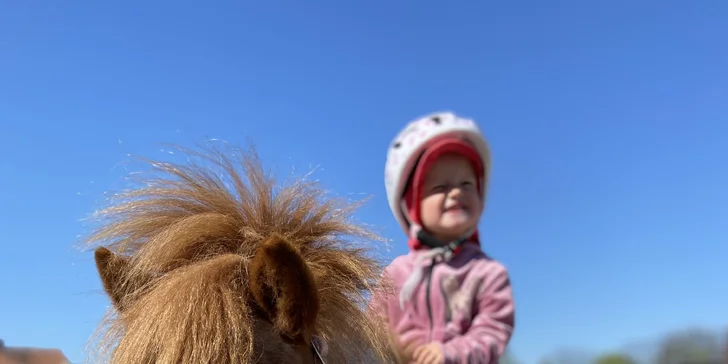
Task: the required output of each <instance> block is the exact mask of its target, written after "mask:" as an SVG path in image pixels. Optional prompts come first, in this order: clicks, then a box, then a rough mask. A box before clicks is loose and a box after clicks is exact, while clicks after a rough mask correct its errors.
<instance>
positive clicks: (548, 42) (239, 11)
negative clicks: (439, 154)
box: [0, 0, 728, 363]
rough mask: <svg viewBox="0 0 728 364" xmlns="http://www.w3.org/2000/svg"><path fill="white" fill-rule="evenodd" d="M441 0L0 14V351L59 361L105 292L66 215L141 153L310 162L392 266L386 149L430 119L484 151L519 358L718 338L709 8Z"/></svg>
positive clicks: (79, 211) (727, 48) (94, 315)
mask: <svg viewBox="0 0 728 364" xmlns="http://www.w3.org/2000/svg"><path fill="white" fill-rule="evenodd" d="M266 2H267V4H265V3H266ZM447 3H448V4H449V5H445V4H446V2H438V4H437V5H434V2H425V1H388V2H384V1H368V2H352V1H348V2H346V1H332V0H326V1H305V2H304V1H287V2H284V1H265V2H263V1H257V2H241V1H218V2H206V3H204V4H205V5H203V3H202V2H199V3H191V2H188V1H145V2H142V1H124V2H121V1H117V2H110V1H106V2H88V1H74V0H69V1H62V2H59V1H56V2H49V1H45V2H43V1H5V2H3V3H2V4H1V5H0V137H2V143H0V154H2V156H3V158H2V159H1V160H0V175H1V176H2V179H1V182H0V232H1V234H2V235H0V242H1V243H2V249H1V250H0V275H2V277H3V279H2V282H3V283H2V291H0V292H2V293H1V294H0V313H1V316H0V337H2V338H4V339H5V340H6V342H7V343H8V344H9V345H32V346H47V347H60V348H61V349H63V350H64V351H65V352H66V353H67V354H68V355H69V356H70V358H71V359H72V360H74V361H78V360H81V359H82V358H83V347H84V345H85V343H86V340H87V339H88V337H89V335H90V334H91V332H92V331H93V329H94V328H95V325H96V323H97V321H98V320H99V318H100V317H101V315H102V314H103V312H104V310H105V309H106V306H107V300H106V298H105V297H104V296H103V295H102V293H101V291H100V283H99V280H98V276H97V275H96V271H95V268H94V266H93V260H92V254H90V253H80V252H78V251H77V250H75V247H74V244H76V243H77V242H78V237H77V236H79V235H83V234H86V233H88V229H87V227H85V226H84V225H83V223H82V222H80V219H82V218H84V217H86V216H88V214H90V213H91V212H93V211H94V210H95V209H96V208H98V207H100V206H102V205H101V203H102V202H103V196H102V194H103V192H104V191H107V190H113V189H117V188H120V187H123V186H124V183H123V180H122V178H123V177H124V176H125V175H126V174H127V169H128V171H129V172H131V171H133V168H131V167H127V165H126V164H125V163H126V161H128V160H129V158H128V157H126V154H127V153H134V154H141V155H144V156H149V157H163V156H164V155H166V154H165V152H164V151H162V149H163V148H161V147H160V146H159V143H165V142H173V143H181V144H185V145H192V144H193V143H195V142H197V141H200V140H204V139H205V138H221V139H225V140H227V141H229V142H232V143H235V144H244V143H245V142H247V141H248V140H253V141H254V142H255V143H256V144H257V145H258V147H259V150H260V153H261V155H262V157H263V158H264V160H265V161H266V162H267V163H269V164H270V166H273V167H275V168H277V169H279V170H281V171H284V172H286V171H289V170H290V168H291V167H293V166H295V167H296V168H297V169H296V170H297V171H299V172H300V173H304V172H306V171H307V170H308V168H309V166H320V167H319V169H318V171H317V172H316V173H315V175H314V176H316V177H317V178H319V179H320V180H321V182H322V183H323V184H324V185H325V186H326V187H328V188H330V189H332V190H333V191H335V192H336V193H339V194H349V193H351V194H357V193H365V194H368V195H372V196H373V200H372V201H371V202H370V203H369V204H368V205H367V206H366V207H365V208H364V209H362V210H361V212H360V214H359V215H358V216H359V218H360V219H361V220H363V221H365V222H367V223H371V224H374V225H376V226H377V227H378V228H379V229H380V231H381V232H382V233H383V234H384V235H385V236H387V237H389V238H392V239H394V241H393V247H394V248H393V250H392V251H391V252H390V253H388V256H389V257H390V258H391V257H393V256H394V255H395V254H400V253H403V252H404V251H405V248H404V247H405V243H404V239H403V236H402V234H401V232H400V231H399V228H398V226H397V225H396V223H395V221H394V219H393V218H392V216H391V214H390V212H389V209H388V207H387V204H386V200H385V196H384V186H383V175H382V173H383V164H384V158H385V154H386V148H387V145H388V143H389V142H390V140H391V138H392V137H393V136H394V135H395V133H396V132H397V131H398V130H399V128H401V127H402V126H403V125H404V124H405V123H406V122H407V121H408V120H410V119H411V118H414V117H416V116H418V115H421V114H425V113H429V112H431V111H436V110H452V111H455V112H457V113H461V114H464V115H468V116H471V117H474V118H476V119H477V120H478V121H479V122H480V124H481V125H482V127H483V129H484V130H485V131H486V133H487V135H488V138H489V139H490V141H491V144H492V148H493V151H494V167H493V180H492V189H491V193H492V194H491V195H490V200H489V205H488V210H487V214H486V215H485V218H484V220H483V222H482V226H481V229H482V231H483V236H484V248H485V249H486V250H487V251H488V252H489V253H491V254H492V255H493V256H495V257H496V258H498V259H500V260H501V261H503V262H504V263H505V264H506V265H507V266H508V267H509V269H510V270H511V274H512V278H513V284H514V287H515V292H516V298H517V300H518V303H517V305H518V313H517V315H518V316H517V329H516V334H515V337H514V339H513V341H512V348H513V349H514V350H515V352H516V354H517V355H518V356H519V357H520V358H521V359H523V360H525V361H526V362H527V363H533V362H535V360H536V358H538V357H539V356H541V355H542V354H545V353H547V352H550V351H551V350H554V349H557V348H560V347H563V346H583V347H586V348H590V349H595V350H599V349H608V348H611V347H619V346H620V345H622V344H623V343H627V342H629V341H630V340H633V339H640V338H645V337H651V336H654V335H657V334H659V333H661V332H663V331H665V330H669V329H674V328H680V327H683V326H686V325H693V324H695V325H710V326H716V325H720V324H724V323H728V312H727V311H726V310H725V308H726V307H728V290H726V289H725V278H726V276H727V273H728V265H726V264H725V262H726V259H728V244H726V238H727V237H728V231H727V230H728V227H727V225H728V224H726V223H725V221H726V219H727V218H728V207H727V206H728V189H727V188H726V186H727V185H728V167H726V158H727V157H728V145H727V144H726V142H725V140H726V135H727V133H728V123H727V122H728V96H727V95H728V72H727V71H726V69H727V68H726V65H727V64H728V45H727V44H726V42H727V41H726V39H728V28H727V27H726V25H725V24H726V19H728V3H725V2H721V1H692V2H688V1H667V2H665V1H660V2H656V1H626V0H620V1H608V2H606V1H600V2H597V1H583V0H582V1H576V0H574V1H508V2H497V3H496V2H475V1H452V2H447ZM304 4H305V5H304ZM721 144H722V145H721ZM135 166H136V165H135ZM720 221H723V222H724V223H722V225H724V226H723V227H721V226H720V225H721V223H720Z"/></svg>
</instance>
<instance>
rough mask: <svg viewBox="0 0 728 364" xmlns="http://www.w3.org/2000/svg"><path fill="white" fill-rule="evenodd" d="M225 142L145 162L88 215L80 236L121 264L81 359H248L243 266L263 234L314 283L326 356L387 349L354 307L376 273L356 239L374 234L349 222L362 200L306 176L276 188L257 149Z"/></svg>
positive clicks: (361, 355) (359, 357) (335, 358)
mask: <svg viewBox="0 0 728 364" xmlns="http://www.w3.org/2000/svg"><path fill="white" fill-rule="evenodd" d="M226 149H229V150H226V151H225V152H223V151H221V150H218V149H215V148H210V149H209V150H201V151H192V150H184V153H185V154H187V155H188V156H189V157H190V158H189V160H190V162H189V163H185V164H174V163H165V162H158V161H149V160H147V162H148V163H150V165H151V166H152V168H151V171H150V172H151V173H150V174H148V175H142V177H143V179H142V182H143V184H142V185H141V186H140V187H138V188H136V189H131V190H128V191H125V192H123V193H120V194H118V195H115V196H113V197H112V199H111V205H110V206H109V207H107V208H105V209H102V210H101V211H98V212H97V213H96V214H95V215H94V217H95V218H97V219H98V221H99V222H100V226H99V227H98V228H97V229H96V230H95V231H93V232H92V234H91V235H90V236H89V237H88V239H87V241H86V244H87V245H88V246H89V247H97V246H103V247H105V248H107V249H108V250H109V251H110V252H113V253H114V254H115V255H117V256H118V257H121V258H124V261H125V264H126V265H125V269H119V270H118V273H116V274H115V276H114V277H113V278H114V279H115V280H116V282H120V283H119V284H116V285H115V286H114V287H107V286H106V283H105V288H106V290H107V292H109V295H110V296H111V299H112V301H114V303H115V305H114V308H113V309H112V310H111V311H110V313H111V315H110V316H109V318H108V320H107V321H106V322H105V325H102V326H100V327H99V328H100V332H99V333H100V334H103V335H102V339H101V341H100V343H99V345H98V347H97V348H96V349H97V352H96V354H97V356H96V357H94V358H93V359H91V360H92V361H93V362H103V361H106V360H109V358H113V361H114V362H116V363H151V362H159V363H172V362H184V363H211V362H215V363H248V362H254V361H255V358H253V357H252V355H253V354H257V355H260V353H254V340H260V338H255V337H254V334H255V332H256V331H255V330H256V325H258V323H257V322H256V319H255V318H256V315H257V313H258V311H256V310H257V308H255V307H251V306H253V305H251V303H250V302H251V299H250V292H249V268H250V262H251V259H252V258H253V256H254V255H255V253H256V251H258V249H259V248H260V247H261V245H262V244H264V243H265V239H267V238H268V237H270V236H272V235H273V236H281V237H283V238H284V239H285V240H287V241H288V242H290V243H291V244H292V245H293V246H295V248H297V249H298V251H299V252H300V255H301V256H302V257H303V259H304V261H305V263H306V264H307V265H308V267H309V269H310V271H311V273H312V275H313V277H314V279H315V283H316V288H317V290H318V297H319V305H320V309H319V312H318V318H317V320H316V323H315V327H316V331H317V335H319V336H320V337H321V338H322V339H323V340H324V341H326V342H328V351H329V352H328V359H327V361H328V362H330V363H347V362H349V363H362V362H371V361H372V360H373V359H374V358H376V357H379V358H381V359H383V358H385V357H387V356H388V355H389V354H388V350H389V349H388V341H387V335H386V330H385V329H384V327H383V326H382V325H381V324H380V323H378V322H375V321H374V320H372V318H371V317H368V315H367V313H366V311H365V309H364V306H365V305H366V296H367V294H368V292H370V291H371V290H372V289H374V284H375V282H376V281H377V279H378V278H379V275H380V272H381V269H380V265H379V264H378V263H377V261H376V260H375V259H374V258H372V257H370V256H369V255H368V251H367V249H366V248H364V247H363V246H362V245H361V244H355V243H354V242H355V241H357V240H359V241H363V240H368V241H373V240H379V237H378V236H376V235H375V234H373V233H372V232H370V231H369V230H367V229H366V228H364V227H362V226H361V225H357V224H355V223H353V222H352V221H351V215H352V213H353V212H354V211H355V210H356V208H357V207H358V206H359V205H360V204H359V203H350V202H347V201H344V200H341V199H335V198H328V197H324V196H326V193H325V192H324V191H323V190H322V189H321V188H320V187H318V186H317V184H316V183H314V182H307V181H303V180H298V181H293V182H291V183H287V184H284V185H280V186H279V185H278V184H277V183H276V179H275V177H274V176H273V175H271V174H270V173H267V172H266V171H265V170H264V169H263V167H262V165H261V162H260V160H259V158H258V155H257V153H256V152H255V150H252V149H251V150H247V151H246V150H242V149H238V148H232V147H229V148H226ZM194 159H199V160H200V161H201V162H202V163H200V162H192V160H194ZM279 263H280V264H286V262H279ZM104 264H108V265H113V264H120V263H118V262H115V261H111V260H110V261H108V262H106V263H104Z"/></svg>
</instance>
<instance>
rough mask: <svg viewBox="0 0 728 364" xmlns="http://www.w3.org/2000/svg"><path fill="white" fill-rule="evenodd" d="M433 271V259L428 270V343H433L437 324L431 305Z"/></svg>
mask: <svg viewBox="0 0 728 364" xmlns="http://www.w3.org/2000/svg"><path fill="white" fill-rule="evenodd" d="M433 270H435V259H432V262H431V264H430V269H428V274H427V287H426V290H425V302H426V303H427V315H428V316H429V318H430V332H429V335H428V340H427V341H428V342H431V341H432V331H433V329H434V327H435V322H434V320H433V317H432V306H431V305H430V288H431V286H432V285H431V283H432V271H433Z"/></svg>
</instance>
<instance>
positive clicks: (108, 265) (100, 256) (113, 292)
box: [94, 247, 129, 309]
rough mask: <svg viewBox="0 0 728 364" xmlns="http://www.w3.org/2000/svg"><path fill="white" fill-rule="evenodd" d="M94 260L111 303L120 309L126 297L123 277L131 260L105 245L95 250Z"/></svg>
mask: <svg viewBox="0 0 728 364" xmlns="http://www.w3.org/2000/svg"><path fill="white" fill-rule="evenodd" d="M94 260H95V261H96V269H97V270H98V271H99V276H100V277H101V283H102V284H103V286H104V291H106V294H107V295H109V298H110V299H111V303H113V304H114V306H116V308H117V309H120V306H121V304H120V303H121V300H122V298H123V297H124V294H123V292H122V288H121V286H122V277H123V275H124V273H125V272H126V270H127V268H128V266H129V261H128V260H127V259H126V258H123V257H121V256H118V255H116V254H114V253H113V252H112V251H111V250H109V249H106V248H104V247H98V248H96V250H95V251H94Z"/></svg>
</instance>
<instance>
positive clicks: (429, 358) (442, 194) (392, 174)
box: [371, 113, 515, 364]
mask: <svg viewBox="0 0 728 364" xmlns="http://www.w3.org/2000/svg"><path fill="white" fill-rule="evenodd" d="M489 167H490V151H489V147H488V143H487V141H486V140H485V138H484V137H483V135H482V134H481V132H480V130H479V128H478V126H477V125H476V124H475V123H474V122H473V121H472V120H468V119H463V118H460V117H458V116H456V115H454V114H451V113H440V114H433V115H430V116H426V117H424V118H421V119H419V120H416V121H413V122H411V123H410V124H409V125H408V126H407V127H406V128H405V129H404V130H403V131H402V132H400V134H399V135H398V136H397V137H396V138H395V140H394V142H393V143H392V145H391V148H390V150H389V153H388V155H387V162H386V168H385V186H386V190H387V199H388V200H389V205H390V208H391V209H392V212H393V213H394V216H395V218H396V219H397V221H398V222H399V224H400V225H401V226H402V229H403V230H404V232H405V233H406V234H407V236H408V238H409V241H408V245H409V248H410V251H409V253H408V254H406V255H403V256H399V257H397V258H395V259H394V261H392V263H391V264H390V265H389V266H388V267H387V268H386V269H385V272H384V274H385V276H386V277H387V278H390V279H391V280H392V283H393V284H394V288H395V290H396V292H397V293H398V295H397V296H391V295H386V294H384V292H383V291H380V292H375V294H374V297H373V300H372V305H371V307H372V308H373V309H375V310H376V311H377V312H378V313H381V314H382V315H384V316H385V318H386V320H387V324H388V326H389V329H390V330H391V332H392V336H393V339H394V340H396V342H395V343H394V344H395V345H396V346H397V350H398V352H399V353H400V359H401V360H402V361H403V362H405V363H417V364H440V363H481V364H497V363H498V359H499V358H500V356H501V355H503V352H504V351H505V348H506V346H507V345H508V342H509V341H510V338H511V335H512V334H513V329H514V325H515V318H514V304H513V296H512V293H511V285H510V281H509V277H508V272H507V271H506V268H505V267H504V266H503V265H501V264H500V263H498V262H496V261H495V260H492V259H490V258H489V257H488V256H486V255H485V254H484V253H483V251H482V250H481V249H480V242H479V238H478V231H477V227H478V221H479V220H480V216H481V213H482V212H483V208H484V201H485V196H486V190H487V186H488V171H489Z"/></svg>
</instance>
